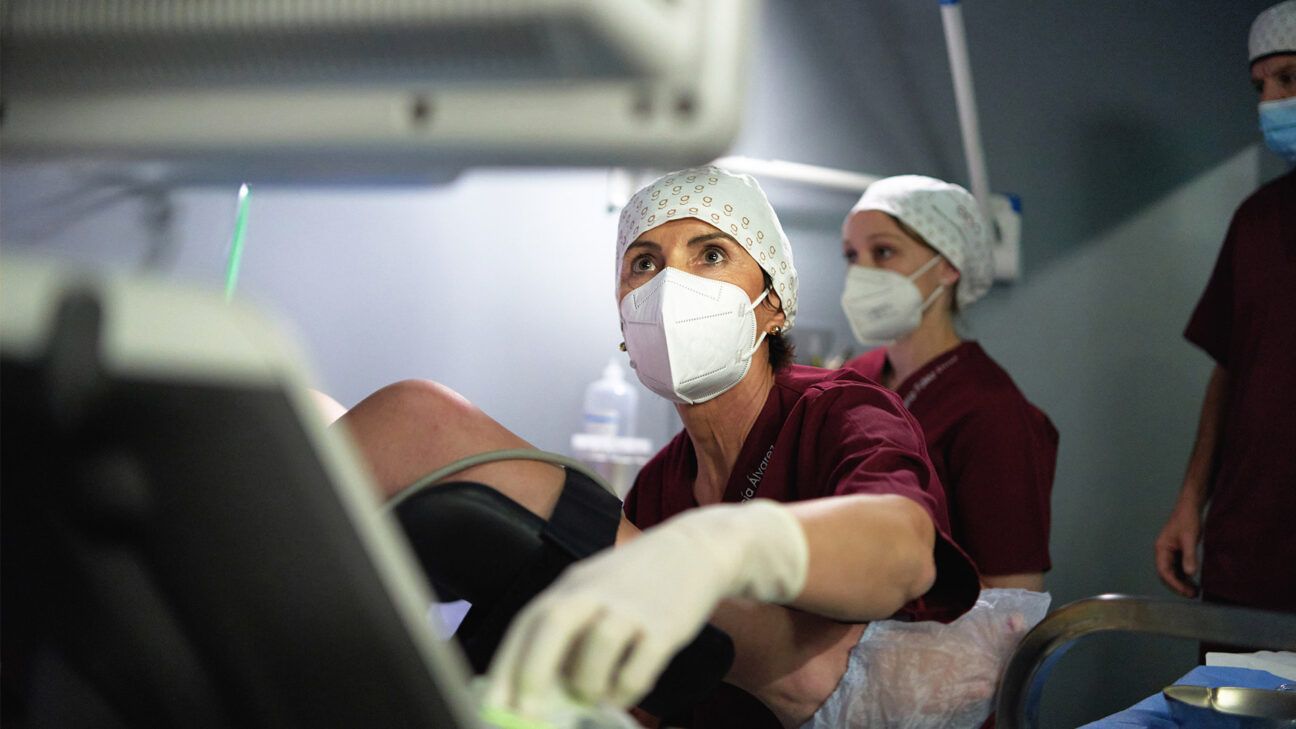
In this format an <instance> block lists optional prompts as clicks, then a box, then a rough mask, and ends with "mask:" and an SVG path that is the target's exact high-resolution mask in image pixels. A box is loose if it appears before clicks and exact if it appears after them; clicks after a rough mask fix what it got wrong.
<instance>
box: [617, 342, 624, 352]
mask: <svg viewBox="0 0 1296 729" xmlns="http://www.w3.org/2000/svg"><path fill="white" fill-rule="evenodd" d="M617 349H619V350H621V351H622V352H624V351H626V347H625V342H622V343H620V344H618V345H617Z"/></svg>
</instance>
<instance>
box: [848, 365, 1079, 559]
mask: <svg viewBox="0 0 1296 729" xmlns="http://www.w3.org/2000/svg"><path fill="white" fill-rule="evenodd" d="M846 366H847V367H849V368H851V369H854V370H855V371H857V372H859V373H860V374H862V375H864V376H865V377H868V378H869V379H872V380H876V381H879V382H880V381H881V379H882V371H883V368H884V367H885V366H886V349H885V348H878V349H874V350H872V351H870V352H867V353H865V354H863V355H861V356H859V357H856V358H855V359H853V360H851V361H850V362H848V363H847V364H846ZM896 394H898V395H899V396H900V398H901V399H902V401H903V402H904V404H905V406H906V407H908V408H909V412H911V413H913V416H914V417H915V418H917V419H918V422H919V423H920V424H921V425H922V429H923V433H924V434H925V435H926V438H927V453H928V454H929V455H930V456H931V460H932V463H933V464H934V465H935V466H936V473H937V474H938V475H939V476H940V480H941V483H942V484H944V486H945V493H946V498H947V499H948V500H949V511H950V526H951V527H952V529H953V531H952V534H953V536H954V541H955V542H956V543H958V545H959V546H961V547H963V548H964V549H966V550H967V552H968V554H969V555H971V556H972V559H973V560H974V561H975V562H976V564H977V568H978V569H979V570H980V571H981V574H983V575H1015V574H1023V573H1029V572H1044V571H1047V570H1048V569H1049V568H1050V567H1051V566H1052V563H1051V562H1050V561H1049V512H1050V510H1049V497H1050V495H1051V494H1052V492H1053V468H1054V465H1055V464H1056V462H1057V444H1058V433H1057V429H1055V428H1054V427H1053V423H1051V422H1049V419H1048V416H1046V415H1045V414H1044V413H1043V412H1041V411H1040V409H1039V408H1037V407H1035V406H1034V405H1032V404H1031V403H1030V402H1029V401H1027V400H1026V397H1025V396H1024V395H1022V393H1021V390H1019V389H1017V385H1015V384H1014V383H1013V381H1012V378H1011V377H1009V376H1008V373H1007V372H1005V371H1004V370H1003V368H1002V367H1000V366H999V365H998V364H996V363H995V361H994V360H992V359H990V357H989V356H988V355H987V354H986V353H985V350H983V349H981V346H980V345H979V344H977V343H976V342H963V343H962V344H960V345H958V346H957V347H955V348H954V349H951V350H950V351H948V352H945V353H944V354H942V355H940V356H939V357H936V358H935V359H933V360H932V361H930V362H928V363H927V364H925V365H923V366H922V367H921V368H919V369H918V371H917V372H914V373H913V374H912V375H910V376H909V377H908V378H906V379H905V381H904V382H902V383H900V386H899V387H898V388H896Z"/></svg>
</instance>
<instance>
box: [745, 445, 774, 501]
mask: <svg viewBox="0 0 1296 729" xmlns="http://www.w3.org/2000/svg"><path fill="white" fill-rule="evenodd" d="M773 455H774V445H773V444H772V443H771V444H770V447H769V450H767V451H765V457H764V458H762V459H761V462H760V465H759V466H757V467H756V470H755V471H752V472H751V473H749V474H747V482H748V483H750V484H751V486H748V487H747V488H745V489H743V492H742V500H743V501H750V500H751V499H752V498H753V497H755V496H756V489H758V488H760V482H761V479H763V478H765V469H766V468H769V462H770V458H771V457H772V456H773Z"/></svg>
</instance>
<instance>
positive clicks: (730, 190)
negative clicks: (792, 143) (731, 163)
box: [616, 166, 797, 330]
mask: <svg viewBox="0 0 1296 729" xmlns="http://www.w3.org/2000/svg"><path fill="white" fill-rule="evenodd" d="M682 218H695V219H697V220H701V221H702V222H704V223H709V224H710V225H712V226H714V227H716V228H717V229H719V230H720V231H721V232H723V233H726V234H728V235H730V236H731V237H733V239H734V240H736V241H738V244H739V245H741V246H742V247H743V248H745V249H746V250H747V252H748V253H750V254H751V257H752V258H754V259H756V263H757V264H759V265H760V267H761V268H762V269H763V270H764V271H765V273H767V274H769V277H770V279H771V280H772V281H773V287H772V288H773V290H774V292H775V293H777V294H778V297H779V301H780V302H782V304H783V314H784V316H785V317H786V319H787V323H786V324H785V325H784V329H785V330H786V329H788V328H791V326H792V322H793V320H795V319H796V309H797V273H796V266H794V265H793V264H792V246H791V244H789V243H788V239H787V235H785V234H784V233H783V226H782V225H780V224H779V220H778V216H777V215H775V214H774V208H773V207H771V206H770V203H769V200H768V199H767V198H766V197H765V193H764V191H762V190H761V188H760V185H758V184H756V180H755V178H753V177H751V176H750V175H736V174H734V173H732V172H726V171H725V170H722V169H720V168H719V167H712V166H707V167H693V168H690V169H686V170H680V171H678V172H671V173H670V174H667V175H664V176H662V177H660V178H658V179H657V181H655V182H653V183H652V184H650V185H648V186H647V187H645V188H643V189H642V190H640V191H639V192H636V193H635V194H634V197H632V198H630V202H628V203H626V206H625V208H624V209H623V210H622V211H621V221H620V223H619V224H618V226H617V258H616V260H617V263H616V280H617V285H618V286H620V282H621V265H622V263H623V261H624V259H625V252H626V249H627V248H629V247H630V244H631V243H633V242H635V239H637V238H638V237H639V236H640V235H643V233H644V232H645V231H649V230H652V229H653V228H656V227H657V226H659V225H661V224H663V223H667V222H669V221H672V220H680V219H682Z"/></svg>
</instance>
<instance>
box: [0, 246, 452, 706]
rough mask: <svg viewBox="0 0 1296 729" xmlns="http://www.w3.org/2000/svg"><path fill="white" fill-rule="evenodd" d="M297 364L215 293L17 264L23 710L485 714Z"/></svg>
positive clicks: (11, 374)
mask: <svg viewBox="0 0 1296 729" xmlns="http://www.w3.org/2000/svg"><path fill="white" fill-rule="evenodd" d="M300 361H301V360H300V357H299V356H298V354H297V352H296V350H295V349H294V348H293V347H292V345H291V344H290V343H288V341H287V340H285V339H284V338H283V337H282V336H280V335H279V334H278V333H277V332H276V329H275V327H273V326H270V325H269V324H267V322H266V320H265V319H263V318H262V317H261V316H259V315H258V314H256V313H255V312H254V311H252V310H251V309H249V308H245V307H244V306H243V305H241V304H239V303H238V302H235V303H232V304H226V303H225V302H224V301H223V300H222V299H221V297H220V296H219V295H217V294H215V293H211V294H207V293H195V292H192V291H186V290H183V289H180V288H177V287H175V286H174V285H167V284H163V283H159V282H150V281H138V280H131V279H127V278H107V277H103V276H82V275H78V274H76V273H74V272H72V271H69V270H66V269H64V268H61V267H58V266H54V265H50V264H42V263H34V262H31V261H24V260H20V259H17V258H14V257H12V256H8V255H6V256H3V257H2V258H0V411H2V414H3V418H2V422H0V500H2V502H3V503H2V504H0V520H2V521H3V525H2V526H0V538H2V539H3V547H2V549H0V560H2V561H3V565H2V566H0V583H2V584H3V598H2V599H3V603H2V604H3V607H2V608H0V623H2V625H0V628H2V632H3V635H2V636H0V646H2V650H3V658H2V659H0V679H2V682H3V690H4V694H3V697H2V699H0V706H2V709H0V711H3V719H4V725H5V726H6V727H45V726H48V727H61V728H64V729H77V728H78V727H91V726H93V727H114V726H128V727H143V726H189V727H213V728H226V727H228V728H231V729H232V728H235V727H237V728H239V729H245V728H247V727H310V728H312V729H318V727H361V726H372V727H447V728H450V729H453V728H456V727H472V726H477V723H476V721H475V719H474V715H473V711H472V705H471V702H470V701H469V700H468V698H467V691H466V688H465V686H466V684H465V676H466V671H465V667H464V665H463V661H462V657H461V656H460V655H458V654H457V653H456V652H455V649H454V648H453V647H451V646H450V645H449V644H446V643H444V642H442V641H441V640H439V639H438V638H437V637H436V636H435V634H434V632H433V631H432V629H431V628H430V626H429V625H428V624H427V618H428V612H427V611H428V606H429V605H430V603H431V596H430V591H429V589H428V587H427V584H426V582H425V581H424V579H423V577H422V574H421V572H419V570H418V569H417V568H416V566H415V562H414V560H413V559H412V557H411V554H410V553H409V548H408V545H407V544H406V543H405V542H404V541H403V538H402V537H401V536H400V535H399V533H398V531H397V528H396V527H395V526H394V525H393V523H391V522H390V521H389V519H388V517H386V516H385V515H384V514H383V513H382V512H381V511H380V510H379V509H378V507H377V504H376V498H375V497H374V495H373V493H372V492H371V491H370V484H369V483H368V478H367V476H366V474H365V473H364V472H363V471H362V469H361V468H360V467H359V465H358V462H357V459H356V456H355V454H354V453H353V452H352V448H351V447H350V444H349V443H348V442H346V441H345V440H344V438H343V437H342V436H341V435H340V434H338V433H334V432H330V431H327V430H326V429H325V428H324V426H323V422H322V419H321V418H319V417H318V416H317V415H316V413H314V412H313V411H312V405H311V404H310V402H309V400H308V399H307V397H308V395H307V393H306V390H305V389H304V386H303V383H305V382H306V381H307V380H306V378H305V376H304V375H303V373H302V370H301V368H300V366H299V365H298V362H300Z"/></svg>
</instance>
